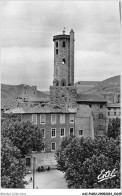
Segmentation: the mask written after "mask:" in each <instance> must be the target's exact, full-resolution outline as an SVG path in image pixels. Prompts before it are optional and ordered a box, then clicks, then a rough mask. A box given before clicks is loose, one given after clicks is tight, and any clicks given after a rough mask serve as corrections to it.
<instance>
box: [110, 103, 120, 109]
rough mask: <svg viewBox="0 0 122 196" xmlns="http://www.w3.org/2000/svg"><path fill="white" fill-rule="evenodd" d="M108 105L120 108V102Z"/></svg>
mask: <svg viewBox="0 0 122 196" xmlns="http://www.w3.org/2000/svg"><path fill="white" fill-rule="evenodd" d="M107 107H111V108H120V103H108V104H107Z"/></svg>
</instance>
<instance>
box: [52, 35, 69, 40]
mask: <svg viewBox="0 0 122 196" xmlns="http://www.w3.org/2000/svg"><path fill="white" fill-rule="evenodd" d="M58 39H70V35H66V34H62V35H55V36H53V41H55V40H58Z"/></svg>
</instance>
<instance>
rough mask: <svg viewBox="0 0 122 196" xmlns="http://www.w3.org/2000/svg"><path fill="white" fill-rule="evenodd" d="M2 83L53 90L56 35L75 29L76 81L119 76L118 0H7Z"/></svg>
mask: <svg viewBox="0 0 122 196" xmlns="http://www.w3.org/2000/svg"><path fill="white" fill-rule="evenodd" d="M0 12H1V24H2V25H1V27H2V28H1V31H0V34H1V37H2V41H1V46H2V47H1V83H4V84H12V85H18V84H28V85H31V86H32V85H34V86H37V89H38V90H49V86H50V85H52V83H53V74H54V73H53V72H54V43H53V36H54V35H58V34H62V31H63V29H64V27H65V30H66V34H69V32H70V30H71V29H73V30H74V32H75V65H74V66H75V70H74V71H75V73H74V76H75V78H74V80H75V82H77V81H102V80H104V79H107V78H109V77H112V76H115V75H120V72H121V66H120V62H121V61H120V16H119V3H118V1H66V0H65V1H42V0H40V1H39V0H38V1H36V0H31V1H29V0H28V1H26V0H25V1H21V0H16V1H11V0H9V1H7V0H5V1H2V2H0Z"/></svg>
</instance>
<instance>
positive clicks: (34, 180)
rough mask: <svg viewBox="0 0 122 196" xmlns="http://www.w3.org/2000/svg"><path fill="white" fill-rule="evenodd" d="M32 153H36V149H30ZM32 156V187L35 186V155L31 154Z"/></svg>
mask: <svg viewBox="0 0 122 196" xmlns="http://www.w3.org/2000/svg"><path fill="white" fill-rule="evenodd" d="M32 153H36V151H32ZM32 158H33V189H34V188H35V167H36V164H35V163H36V157H34V156H33V155H32Z"/></svg>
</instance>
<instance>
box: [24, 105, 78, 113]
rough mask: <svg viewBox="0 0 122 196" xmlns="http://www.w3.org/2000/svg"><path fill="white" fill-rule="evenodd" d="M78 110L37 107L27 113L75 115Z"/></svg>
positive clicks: (56, 106)
mask: <svg viewBox="0 0 122 196" xmlns="http://www.w3.org/2000/svg"><path fill="white" fill-rule="evenodd" d="M75 112H76V110H74V109H72V111H71V110H70V109H68V108H65V107H61V106H58V105H55V106H44V107H42V106H41V105H38V106H36V107H33V108H31V109H30V110H28V112H27V113H75Z"/></svg>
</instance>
